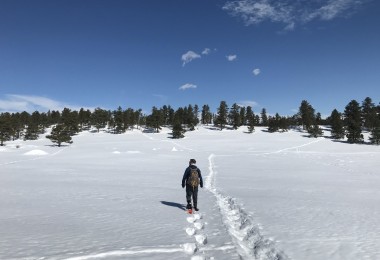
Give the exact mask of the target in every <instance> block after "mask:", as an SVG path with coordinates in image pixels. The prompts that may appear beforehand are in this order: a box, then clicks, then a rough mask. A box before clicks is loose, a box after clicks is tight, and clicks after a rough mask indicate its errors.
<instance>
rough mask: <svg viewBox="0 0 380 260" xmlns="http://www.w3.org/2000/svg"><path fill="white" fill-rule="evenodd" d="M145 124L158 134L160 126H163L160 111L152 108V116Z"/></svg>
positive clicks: (148, 117)
mask: <svg viewBox="0 0 380 260" xmlns="http://www.w3.org/2000/svg"><path fill="white" fill-rule="evenodd" d="M146 124H147V126H148V127H152V128H154V129H155V130H156V132H157V133H158V132H159V131H160V130H161V129H162V128H161V126H162V125H163V116H162V111H161V110H159V109H157V107H155V106H154V107H153V108H152V114H151V115H149V116H147V118H146Z"/></svg>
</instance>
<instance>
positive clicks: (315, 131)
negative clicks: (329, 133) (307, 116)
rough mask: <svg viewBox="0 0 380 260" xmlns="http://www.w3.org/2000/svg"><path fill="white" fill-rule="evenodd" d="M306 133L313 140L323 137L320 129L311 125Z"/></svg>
mask: <svg viewBox="0 0 380 260" xmlns="http://www.w3.org/2000/svg"><path fill="white" fill-rule="evenodd" d="M308 133H309V134H310V137H314V138H317V137H321V136H322V135H323V131H322V128H320V127H319V125H317V124H314V125H312V126H311V127H310V128H309V130H308Z"/></svg>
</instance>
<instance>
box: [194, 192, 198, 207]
mask: <svg viewBox="0 0 380 260" xmlns="http://www.w3.org/2000/svg"><path fill="white" fill-rule="evenodd" d="M193 203H194V208H195V209H198V187H196V188H194V190H193Z"/></svg>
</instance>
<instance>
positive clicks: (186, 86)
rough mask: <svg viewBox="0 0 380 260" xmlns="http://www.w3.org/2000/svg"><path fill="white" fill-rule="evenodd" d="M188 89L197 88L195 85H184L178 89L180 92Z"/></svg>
mask: <svg viewBox="0 0 380 260" xmlns="http://www.w3.org/2000/svg"><path fill="white" fill-rule="evenodd" d="M190 88H197V85H194V84H190V83H186V84H185V85H182V86H181V87H179V89H180V90H186V89H190Z"/></svg>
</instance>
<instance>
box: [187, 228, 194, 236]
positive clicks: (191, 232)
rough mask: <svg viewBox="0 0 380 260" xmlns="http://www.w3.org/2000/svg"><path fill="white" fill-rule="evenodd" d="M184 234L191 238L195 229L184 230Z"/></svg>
mask: <svg viewBox="0 0 380 260" xmlns="http://www.w3.org/2000/svg"><path fill="white" fill-rule="evenodd" d="M186 233H187V234H188V235H189V236H192V235H194V234H195V229H194V228H186Z"/></svg>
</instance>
